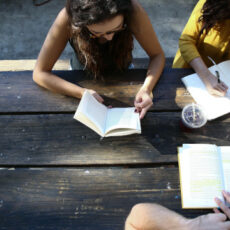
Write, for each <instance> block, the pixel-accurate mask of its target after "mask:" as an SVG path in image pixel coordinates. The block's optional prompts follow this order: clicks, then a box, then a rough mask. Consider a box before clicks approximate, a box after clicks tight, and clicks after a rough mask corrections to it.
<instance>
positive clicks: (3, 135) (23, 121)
mask: <svg viewBox="0 0 230 230" xmlns="http://www.w3.org/2000/svg"><path fill="white" fill-rule="evenodd" d="M0 118H1V122H0V130H1V131H0V146H1V148H0V165H97V164H110V165H116V164H152V163H158V164H160V163H164V164H167V163H173V164H176V163H177V147H178V146H181V145H182V144H183V143H213V144H217V145H229V141H230V135H229V133H230V115H227V116H224V117H222V118H220V119H217V120H215V121H212V122H208V123H207V125H206V126H205V127H204V128H202V129H199V130H196V131H194V132H191V133H188V132H186V131H184V130H183V129H181V127H180V113H179V112H165V113H163V112H161V113H157V112H154V113H151V112H150V113H148V114H147V116H146V118H145V119H144V120H143V121H142V135H131V136H124V137H108V138H104V139H103V140H101V141H100V138H99V135H97V134H96V133H95V132H94V131H92V130H90V129H89V128H87V127H86V126H84V125H83V124H81V123H79V122H77V121H76V120H74V119H73V115H72V114H42V115H14V116H13V115H2V116H1V117H0Z"/></svg>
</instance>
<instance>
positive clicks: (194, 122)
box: [182, 103, 207, 128]
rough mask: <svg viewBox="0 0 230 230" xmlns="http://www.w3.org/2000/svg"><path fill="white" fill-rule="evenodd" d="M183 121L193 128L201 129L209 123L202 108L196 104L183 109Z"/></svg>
mask: <svg viewBox="0 0 230 230" xmlns="http://www.w3.org/2000/svg"><path fill="white" fill-rule="evenodd" d="M182 120H183V122H184V123H185V124H186V125H187V126H189V127H191V128H200V127H202V126H204V125H205V124H206V122H207V118H206V116H205V114H204V112H203V110H202V107H201V106H199V105H198V104H195V103H192V104H188V105H186V106H185V107H184V108H183V110H182Z"/></svg>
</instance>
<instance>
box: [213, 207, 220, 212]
mask: <svg viewBox="0 0 230 230" xmlns="http://www.w3.org/2000/svg"><path fill="white" fill-rule="evenodd" d="M213 212H215V213H221V212H220V211H219V210H218V208H214V209H213Z"/></svg>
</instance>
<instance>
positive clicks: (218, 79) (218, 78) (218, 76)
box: [207, 56, 220, 83]
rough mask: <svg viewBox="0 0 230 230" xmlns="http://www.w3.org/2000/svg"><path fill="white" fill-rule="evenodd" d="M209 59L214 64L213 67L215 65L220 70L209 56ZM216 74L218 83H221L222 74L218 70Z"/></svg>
mask: <svg viewBox="0 0 230 230" xmlns="http://www.w3.org/2000/svg"><path fill="white" fill-rule="evenodd" d="M207 57H208V59H209V60H210V61H211V62H212V63H213V65H215V66H216V67H217V68H218V66H217V64H216V62H215V61H214V60H213V59H212V58H211V57H209V56H207ZM215 72H216V77H217V82H218V83H220V73H219V71H217V70H216V71H215Z"/></svg>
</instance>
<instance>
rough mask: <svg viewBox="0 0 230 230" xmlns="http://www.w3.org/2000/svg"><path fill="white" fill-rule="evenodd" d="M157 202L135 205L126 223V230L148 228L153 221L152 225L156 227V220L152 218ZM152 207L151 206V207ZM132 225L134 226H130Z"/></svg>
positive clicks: (145, 229)
mask: <svg viewBox="0 0 230 230" xmlns="http://www.w3.org/2000/svg"><path fill="white" fill-rule="evenodd" d="M155 206H157V205H156V204H148V203H139V204H136V205H134V206H133V208H132V210H131V211H130V214H129V216H128V218H127V220H126V223H125V226H126V228H125V230H126V229H127V230H128V229H136V230H147V229H149V224H150V222H151V227H154V228H153V229H155V226H154V220H152V219H151V216H152V214H154V213H152V211H153V208H155ZM150 207H151V208H150ZM129 226H132V228H129Z"/></svg>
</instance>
